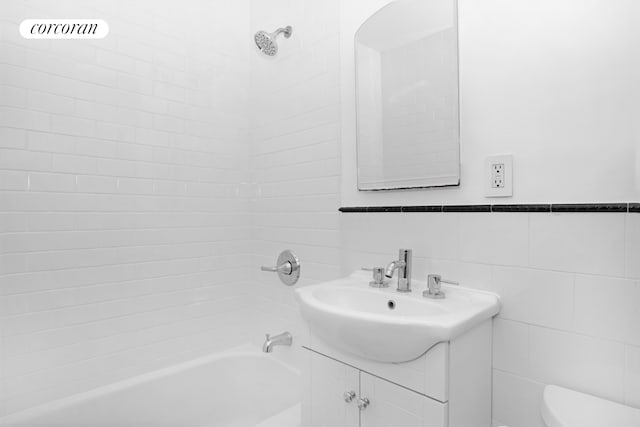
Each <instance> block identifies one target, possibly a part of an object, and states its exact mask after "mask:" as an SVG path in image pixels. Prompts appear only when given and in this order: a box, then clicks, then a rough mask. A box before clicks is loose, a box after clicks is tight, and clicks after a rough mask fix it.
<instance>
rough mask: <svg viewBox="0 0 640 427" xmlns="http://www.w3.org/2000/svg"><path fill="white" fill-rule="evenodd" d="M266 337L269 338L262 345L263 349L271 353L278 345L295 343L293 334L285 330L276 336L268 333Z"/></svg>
mask: <svg viewBox="0 0 640 427" xmlns="http://www.w3.org/2000/svg"><path fill="white" fill-rule="evenodd" d="M266 337H267V339H266V340H265V341H264V344H263V345H262V351H263V352H265V353H271V352H272V351H273V347H274V346H276V345H291V344H292V343H293V336H292V335H291V334H290V333H289V332H283V333H281V334H278V335H274V336H271V335H269V334H267V335H266Z"/></svg>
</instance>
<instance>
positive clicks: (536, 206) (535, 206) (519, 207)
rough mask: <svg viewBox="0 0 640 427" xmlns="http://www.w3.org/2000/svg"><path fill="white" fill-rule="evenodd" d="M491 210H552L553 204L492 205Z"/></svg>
mask: <svg viewBox="0 0 640 427" xmlns="http://www.w3.org/2000/svg"><path fill="white" fill-rule="evenodd" d="M491 212H551V205H545V204H529V205H491Z"/></svg>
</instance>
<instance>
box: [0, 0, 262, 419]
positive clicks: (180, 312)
mask: <svg viewBox="0 0 640 427" xmlns="http://www.w3.org/2000/svg"><path fill="white" fill-rule="evenodd" d="M45 17H65V18H86V17H95V18H101V19H104V20H106V21H107V22H108V23H109V25H110V30H111V32H110V34H109V36H108V37H107V38H105V39H104V40H93V41H89V40H74V41H72V40H53V41H49V40H25V39H22V38H21V37H20V35H19V33H18V24H19V23H20V22H21V21H22V20H23V19H26V18H45ZM249 33H250V29H249V2H248V1H241V2H225V4H224V5H221V4H220V3H213V2H212V3H210V4H207V3H206V2H201V1H195V0H186V1H181V2H175V1H171V0H161V1H157V0H153V1H152V0H136V1H135V2H125V1H107V0H95V1H91V2H86V1H81V0H73V1H67V2H49V1H44V0H42V1H31V0H29V1H20V2H17V1H16V2H3V4H2V5H0V340H1V341H0V417H1V416H2V415H4V414H7V413H10V412H14V411H18V410H21V409H24V408H27V407H30V406H32V405H37V404H39V403H42V402H45V401H49V400H52V399H56V398H59V397H62V396H65V395H69V394H72V393H77V392H81V391H84V390H87V389H89V388H92V387H95V386H97V385H102V384H105V383H108V382H112V381H115V380H117V379H121V378H124V377H128V376H131V375H135V374H138V373H141V372H144V371H147V370H150V369H153V368H156V367H160V366H164V365H167V364H171V363H173V362H175V361H179V360H182V359H185V358H191V357H194V356H197V355H200V354H204V353H207V352H210V351H212V350H215V349H218V348H225V347H228V346H231V345H236V344H240V343H241V342H242V341H245V340H248V339H250V338H249V337H250V335H249V334H247V333H245V332H244V331H247V330H249V329H247V327H246V326H249V325H250V323H249V321H248V320H246V319H251V316H250V313H251V309H250V307H251V299H250V298H249V297H248V295H249V292H250V276H249V274H248V272H249V260H250V258H249V251H250V250H249V245H248V242H249V237H250V232H251V229H250V217H249V207H250V205H249V194H247V192H246V191H245V190H244V188H245V187H247V185H246V182H247V179H248V176H249V175H248V169H247V166H248V149H249V132H248V117H249V115H248V113H247V109H248V105H249V104H248V102H249V91H248V86H249V54H250V52H251V50H250V48H251V45H250V41H251V39H250V36H249Z"/></svg>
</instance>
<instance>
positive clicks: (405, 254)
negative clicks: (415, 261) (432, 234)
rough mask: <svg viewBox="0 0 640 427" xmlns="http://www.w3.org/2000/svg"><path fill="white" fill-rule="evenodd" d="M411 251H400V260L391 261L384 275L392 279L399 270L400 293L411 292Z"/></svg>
mask: <svg viewBox="0 0 640 427" xmlns="http://www.w3.org/2000/svg"><path fill="white" fill-rule="evenodd" d="M412 252H413V251H412V250H411V249H400V250H399V251H398V259H397V260H395V261H391V262H390V263H389V265H387V268H386V269H385V272H384V275H385V276H386V277H387V278H389V279H391V278H392V277H393V272H394V271H396V270H398V289H397V291H398V292H411V264H412V261H411V255H412Z"/></svg>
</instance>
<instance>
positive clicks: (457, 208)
mask: <svg viewBox="0 0 640 427" xmlns="http://www.w3.org/2000/svg"><path fill="white" fill-rule="evenodd" d="M442 212H491V205H452V206H443V207H442Z"/></svg>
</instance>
